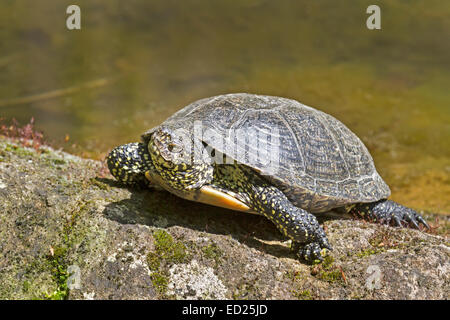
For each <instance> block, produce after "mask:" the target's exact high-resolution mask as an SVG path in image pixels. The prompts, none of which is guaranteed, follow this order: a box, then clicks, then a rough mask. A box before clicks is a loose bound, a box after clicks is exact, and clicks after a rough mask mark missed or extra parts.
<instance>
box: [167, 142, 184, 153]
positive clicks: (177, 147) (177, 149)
mask: <svg viewBox="0 0 450 320" xmlns="http://www.w3.org/2000/svg"><path fill="white" fill-rule="evenodd" d="M167 150H169V151H170V152H172V153H180V152H181V151H182V150H183V148H182V147H181V146H180V145H178V144H176V143H173V142H171V143H169V145H168V146H167Z"/></svg>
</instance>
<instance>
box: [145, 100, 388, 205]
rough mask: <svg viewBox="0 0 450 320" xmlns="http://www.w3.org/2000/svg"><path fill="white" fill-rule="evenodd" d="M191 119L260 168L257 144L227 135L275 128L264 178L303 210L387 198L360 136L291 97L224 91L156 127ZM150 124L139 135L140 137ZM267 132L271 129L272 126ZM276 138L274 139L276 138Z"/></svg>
mask: <svg viewBox="0 0 450 320" xmlns="http://www.w3.org/2000/svg"><path fill="white" fill-rule="evenodd" d="M195 121H201V122H202V128H203V130H213V131H214V132H215V133H217V134H216V135H214V137H218V136H219V137H221V139H224V141H216V140H215V139H217V138H214V137H208V136H206V135H205V136H204V140H205V142H207V143H208V144H209V145H210V146H212V147H214V148H216V149H217V150H218V151H220V152H222V153H225V152H226V150H224V149H223V145H226V144H228V145H230V144H231V145H232V146H233V147H236V148H237V149H238V150H240V151H243V153H240V154H243V155H244V156H243V158H242V159H238V160H239V161H240V162H241V163H243V164H245V165H249V166H251V167H252V168H253V169H255V170H257V171H258V172H260V171H261V170H263V169H264V165H265V164H262V163H258V162H257V163H254V162H250V161H249V159H250V157H252V156H253V159H255V158H257V157H256V153H257V152H258V146H260V145H262V144H264V143H265V144H267V141H258V137H259V135H256V136H255V137H254V138H255V139H256V143H255V141H252V142H251V143H250V142H249V141H248V140H245V141H242V140H240V141H239V143H238V138H237V137H234V136H233V135H232V132H233V130H236V129H250V128H251V129H252V130H253V131H254V132H256V133H264V135H262V136H263V137H265V135H267V133H268V132H270V131H271V130H272V129H274V128H276V129H277V132H278V136H276V137H275V136H274V137H273V139H271V140H270V142H269V143H271V142H272V140H273V142H274V143H275V142H276V143H277V145H278V146H279V147H280V149H279V154H278V157H279V158H278V160H279V161H278V163H279V168H278V170H276V172H275V173H274V174H271V175H267V176H266V178H267V179H268V180H269V181H271V182H272V183H274V184H275V185H276V186H277V187H278V188H280V189H281V190H282V191H283V192H284V193H285V194H286V196H287V197H288V198H289V199H290V200H291V201H292V202H293V203H294V205H296V206H298V207H301V208H303V209H305V210H308V211H309V212H312V213H315V212H323V211H327V210H330V209H332V208H336V207H341V206H344V205H347V204H351V203H356V202H373V201H377V200H380V199H384V198H387V197H388V196H389V195H390V190H389V187H388V186H387V185H386V183H385V182H384V181H383V179H382V178H381V177H380V176H379V174H378V173H377V171H376V169H375V165H374V163H373V159H372V157H371V155H370V153H369V152H368V150H367V148H366V147H365V146H364V144H363V143H362V142H361V140H360V139H359V138H358V137H357V136H356V135H355V134H354V133H353V132H351V131H350V130H349V129H348V128H347V127H346V126H345V125H344V124H342V123H341V122H340V121H339V120H337V119H335V118H333V117H332V116H330V115H328V114H326V113H324V112H321V111H319V110H316V109H314V108H312V107H309V106H306V105H303V104H301V103H300V102H298V101H296V100H292V99H287V98H281V97H274V96H262V95H254V94H246V93H238V94H227V95H220V96H215V97H210V98H205V99H201V100H198V101H195V102H193V103H191V104H190V105H188V106H186V107H185V108H183V109H182V110H180V111H179V112H177V113H175V114H174V115H173V116H171V117H170V118H168V119H167V120H166V121H165V122H163V123H162V124H161V126H165V127H168V128H170V129H172V130H176V129H184V130H187V131H188V132H193V126H194V122H195ZM155 129H156V128H153V129H151V130H149V131H147V132H146V133H144V134H143V136H142V137H143V140H144V141H147V140H148V137H149V136H150V135H151V133H152V132H153V131H154V130H155ZM272 131H273V130H272ZM277 140H278V141H277Z"/></svg>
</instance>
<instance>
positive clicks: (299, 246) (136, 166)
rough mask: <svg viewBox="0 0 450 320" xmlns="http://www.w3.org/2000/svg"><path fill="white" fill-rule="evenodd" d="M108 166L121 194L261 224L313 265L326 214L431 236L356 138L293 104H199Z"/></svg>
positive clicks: (232, 100)
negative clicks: (152, 196) (245, 216)
mask: <svg viewBox="0 0 450 320" xmlns="http://www.w3.org/2000/svg"><path fill="white" fill-rule="evenodd" d="M106 162H107V165H108V168H109V170H110V172H111V174H112V175H113V176H114V177H115V179H117V180H118V181H120V183H122V184H124V185H127V186H132V185H141V186H142V185H143V186H145V187H148V186H158V187H162V188H163V189H165V190H167V191H168V192H170V193H172V194H175V195H176V196H179V197H181V198H184V199H188V200H192V201H197V202H202V203H206V204H209V205H214V206H219V207H224V208H228V209H232V210H238V211H243V212H246V213H252V214H258V215H262V216H264V217H266V218H267V219H269V220H270V221H272V222H273V223H274V224H275V225H276V227H277V228H278V230H279V231H280V232H281V233H282V234H283V235H284V236H285V237H287V238H289V239H291V240H292V241H291V249H292V250H293V251H294V253H295V254H296V255H297V257H298V258H299V259H300V260H304V261H307V262H315V261H316V262H319V263H320V261H323V258H324V257H325V256H326V255H327V254H328V251H329V250H332V247H331V245H330V243H329V241H328V239H327V236H326V234H325V232H324V229H323V228H322V227H321V225H320V224H319V222H318V220H317V216H319V215H321V214H324V213H327V212H338V213H346V214H351V215H353V216H356V217H359V218H363V219H365V220H368V221H372V222H378V223H384V224H389V225H392V226H398V227H413V228H416V229H421V228H420V225H421V224H422V225H423V226H424V227H425V228H429V226H428V224H427V222H426V221H425V220H424V218H423V217H422V216H421V215H420V214H419V213H417V212H416V211H415V210H413V209H411V208H408V207H405V206H403V205H401V204H398V203H396V202H394V201H392V200H388V197H389V196H390V193H391V192H390V189H389V187H388V185H387V184H386V183H385V182H384V180H383V179H382V178H381V176H380V175H379V174H378V172H377V170H376V168H375V165H374V162H373V158H372V156H371V155H370V153H369V151H368V149H367V148H366V146H365V145H364V143H363V142H362V141H361V140H360V139H359V138H358V137H357V136H356V134H354V133H353V132H352V131H351V130H350V129H348V128H347V127H346V126H345V125H344V124H343V123H342V122H340V121H339V120H337V119H336V118H334V117H333V116H331V115H329V114H327V113H325V112H322V111H320V110H318V109H315V108H313V107H310V106H307V105H304V104H302V103H300V102H298V101H296V100H293V99H289V98H283V97H276V96H268V95H258V94H249V93H231V94H223V95H218V96H213V97H209V98H204V99H201V100H198V101H195V102H193V103H191V104H189V105H187V106H186V107H184V108H183V109H181V110H179V111H178V112H176V113H174V114H173V115H172V116H170V117H169V118H168V119H167V120H165V121H164V122H162V123H161V124H160V125H158V126H156V127H154V128H151V129H149V130H148V131H146V132H144V133H143V134H142V136H141V142H131V143H127V144H124V145H120V146H118V147H116V148H114V149H113V150H112V151H111V152H110V153H109V154H108V156H107V158H106Z"/></svg>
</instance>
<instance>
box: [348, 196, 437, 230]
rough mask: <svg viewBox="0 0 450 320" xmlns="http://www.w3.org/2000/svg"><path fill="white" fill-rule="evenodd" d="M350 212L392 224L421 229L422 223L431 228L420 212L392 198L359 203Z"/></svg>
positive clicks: (371, 219) (369, 219) (366, 218)
mask: <svg viewBox="0 0 450 320" xmlns="http://www.w3.org/2000/svg"><path fill="white" fill-rule="evenodd" d="M349 213H351V214H353V215H356V216H359V217H361V218H363V219H365V220H368V221H372V222H379V223H385V224H391V225H394V226H398V227H403V226H405V225H406V226H410V227H413V228H416V229H419V230H420V228H419V225H420V224H422V225H424V226H425V227H426V228H427V229H430V227H429V226H428V224H427V222H426V221H425V219H424V218H423V217H422V216H421V215H420V214H418V213H417V212H416V211H414V210H413V209H411V208H408V207H405V206H402V205H401V204H398V203H397V202H394V201H392V200H380V201H376V202H371V203H358V204H356V205H355V206H354V207H353V208H352V209H351V210H350V212H349Z"/></svg>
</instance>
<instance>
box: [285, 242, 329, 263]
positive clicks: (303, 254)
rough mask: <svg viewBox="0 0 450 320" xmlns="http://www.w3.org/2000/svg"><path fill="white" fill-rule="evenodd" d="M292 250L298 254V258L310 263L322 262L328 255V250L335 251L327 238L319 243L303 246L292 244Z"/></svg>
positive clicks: (296, 243)
mask: <svg viewBox="0 0 450 320" xmlns="http://www.w3.org/2000/svg"><path fill="white" fill-rule="evenodd" d="M292 250H293V251H294V252H296V254H297V257H298V258H299V259H301V260H304V261H306V262H308V263H313V262H316V261H319V262H322V261H323V258H324V257H325V256H326V255H327V254H328V250H330V251H331V250H333V248H332V247H331V245H330V244H329V243H328V240H327V239H326V238H323V239H321V240H319V241H315V242H310V243H307V244H304V243H303V244H302V243H298V242H293V243H292Z"/></svg>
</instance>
